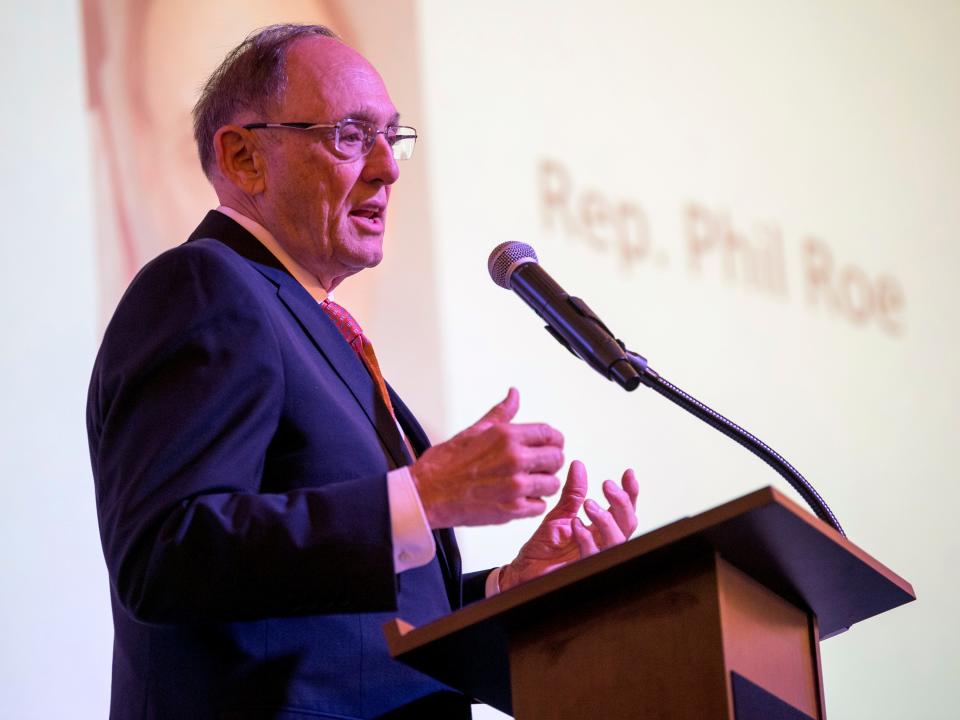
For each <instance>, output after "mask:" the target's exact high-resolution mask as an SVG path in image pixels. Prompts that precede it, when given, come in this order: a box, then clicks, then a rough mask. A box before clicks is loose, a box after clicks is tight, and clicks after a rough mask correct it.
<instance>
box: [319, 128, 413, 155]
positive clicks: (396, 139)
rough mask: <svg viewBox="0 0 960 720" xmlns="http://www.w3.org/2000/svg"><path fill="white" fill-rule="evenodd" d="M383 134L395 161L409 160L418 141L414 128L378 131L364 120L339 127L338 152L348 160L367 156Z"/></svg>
mask: <svg viewBox="0 0 960 720" xmlns="http://www.w3.org/2000/svg"><path fill="white" fill-rule="evenodd" d="M381 133H382V134H383V136H384V137H385V138H386V139H387V143H388V144H389V145H390V147H391V148H392V150H393V157H394V159H395V160H408V159H409V158H410V156H411V155H413V148H414V146H415V145H416V141H417V134H416V131H415V130H414V129H413V128H409V127H402V126H401V127H397V126H394V127H388V128H386V129H385V130H377V128H376V126H375V125H373V124H372V123H368V122H364V121H362V120H355V121H354V120H352V121H350V122H346V123H343V124H341V125H339V126H338V129H337V142H336V146H337V150H338V151H340V152H341V153H343V154H344V156H346V157H348V158H355V157H359V156H360V155H365V154H366V153H368V152H370V150H371V148H373V145H374V143H375V142H376V141H377V135H380V134H381Z"/></svg>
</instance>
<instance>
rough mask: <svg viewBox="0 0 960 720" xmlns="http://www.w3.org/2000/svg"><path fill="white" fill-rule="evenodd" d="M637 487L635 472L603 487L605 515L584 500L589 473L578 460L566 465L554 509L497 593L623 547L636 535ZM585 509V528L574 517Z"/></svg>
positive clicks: (509, 567) (505, 572) (506, 570)
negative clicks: (598, 553) (588, 524)
mask: <svg viewBox="0 0 960 720" xmlns="http://www.w3.org/2000/svg"><path fill="white" fill-rule="evenodd" d="M639 492H640V487H639V485H638V484H637V478H636V476H635V475H634V472H633V470H627V471H626V472H624V473H623V479H622V480H621V485H617V484H616V483H615V482H613V481H612V480H607V481H605V482H604V483H603V494H604V496H606V498H607V501H608V502H609V503H610V505H609V507H607V509H606V510H604V509H603V508H601V507H600V506H599V505H598V504H597V503H595V502H594V501H593V500H586V502H584V500H585V498H586V496H587V470H586V468H585V467H584V466H583V463H581V462H580V461H579V460H574V461H573V462H572V463H570V470H569V471H568V472H567V481H566V483H565V484H564V486H563V492H562V493H561V494H560V499H559V500H558V501H557V504H556V505H555V506H554V508H553V509H552V510H551V511H550V512H549V513H547V516H546V517H545V518H544V519H543V522H542V523H540V527H538V528H537V530H536V531H535V532H534V533H533V536H532V537H531V538H530V539H529V540H528V541H527V542H526V544H525V545H524V546H523V547H522V548H521V549H520V553H519V554H518V555H517V557H516V559H515V560H514V561H513V562H511V563H510V564H509V565H506V566H505V567H504V568H503V569H502V570H501V572H500V589H501V590H507V589H508V588H511V587H513V586H514V585H518V584H520V583H522V582H525V581H527V580H532V579H533V578H535V577H540V576H541V575H546V574H547V573H548V572H550V571H552V570H556V569H557V568H559V567H562V566H564V565H566V564H567V563H570V562H573V561H574V560H578V559H580V558H583V557H587V556H588V555H593V554H594V553H596V552H598V551H599V550H602V549H604V548H608V547H611V546H612V545H617V544H619V543H622V542H624V541H625V540H626V539H627V538H629V537H630V536H631V535H632V534H633V531H634V530H636V529H637V514H636V507H637V495H638V494H639ZM581 505H583V506H584V509H585V510H586V513H587V517H588V518H590V520H591V524H590V526H589V527H587V526H585V525H584V524H583V523H582V522H581V521H580V518H578V517H577V512H579V510H580V506H581Z"/></svg>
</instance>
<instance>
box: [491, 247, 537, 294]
mask: <svg viewBox="0 0 960 720" xmlns="http://www.w3.org/2000/svg"><path fill="white" fill-rule="evenodd" d="M528 262H532V263H538V262H539V260H538V259H537V253H536V252H535V251H534V249H533V248H532V247H530V246H529V245H527V244H526V243H522V242H516V241H513V242H505V243H500V244H499V245H497V246H496V247H495V248H494V249H493V251H492V252H491V253H490V257H489V258H487V271H488V272H489V273H490V278H491V279H492V280H493V281H494V282H495V283H496V284H497V285H499V286H500V287H502V288H505V289H507V290H509V289H510V275H512V274H513V271H514V270H516V269H517V267H518V266H520V265H523V264H524V263H528Z"/></svg>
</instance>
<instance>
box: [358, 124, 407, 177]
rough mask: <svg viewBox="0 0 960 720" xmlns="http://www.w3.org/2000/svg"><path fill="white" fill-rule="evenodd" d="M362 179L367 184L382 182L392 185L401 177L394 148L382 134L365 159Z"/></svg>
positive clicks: (378, 136)
mask: <svg viewBox="0 0 960 720" xmlns="http://www.w3.org/2000/svg"><path fill="white" fill-rule="evenodd" d="M362 177H363V179H364V180H365V181H366V182H371V183H373V182H380V183H383V184H384V185H392V184H393V183H395V182H396V181H397V178H399V177H400V168H399V167H398V165H397V161H396V159H395V158H394V157H393V148H392V147H391V146H390V143H388V142H387V139H386V137H384V136H383V134H382V133H381V134H380V135H377V139H376V140H374V142H373V147H372V148H370V152H368V153H367V156H366V157H365V158H364V167H363V173H362Z"/></svg>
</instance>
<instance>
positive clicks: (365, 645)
mask: <svg viewBox="0 0 960 720" xmlns="http://www.w3.org/2000/svg"><path fill="white" fill-rule="evenodd" d="M413 312H415V310H413ZM392 399H393V403H394V407H395V408H396V412H397V416H398V419H399V421H400V423H401V425H402V426H403V428H404V430H405V432H406V433H407V435H408V437H409V439H410V440H411V442H412V444H413V446H414V448H415V450H416V451H417V452H422V451H423V450H424V449H425V448H426V447H427V446H428V443H427V439H426V437H425V435H424V433H423V430H422V429H421V428H420V426H419V425H418V424H417V422H416V420H415V419H414V417H413V415H412V414H411V413H410V411H409V410H408V409H407V408H406V406H405V405H404V404H403V403H402V402H401V401H400V399H399V398H398V397H396V396H395V395H393V396H392ZM87 424H88V433H89V439H90V454H91V460H92V464H93V475H94V480H95V485H96V496H97V511H98V517H99V522H100V533H101V538H102V542H103V549H104V555H105V558H106V562H107V567H108V570H109V577H110V591H111V597H112V603H113V616H114V627H115V640H114V659H113V687H112V699H111V717H112V718H114V720H121V719H125V718H149V719H151V720H153V719H154V718H156V719H161V718H176V719H178V720H180V719H188V718H218V717H222V718H315V717H320V718H370V717H464V716H465V717H469V705H468V703H467V700H466V699H465V698H463V697H462V696H459V695H457V694H455V693H452V692H450V691H449V690H447V689H446V688H444V687H443V686H442V685H440V684H438V683H436V682H434V681H432V680H431V679H429V678H427V677H426V676H423V675H420V674H419V673H417V672H415V671H413V670H410V669H408V668H406V667H405V666H403V665H401V664H399V663H396V662H394V661H393V660H391V659H390V657H389V656H388V653H387V649H386V645H385V641H384V638H383V634H382V631H381V626H382V624H383V623H384V622H386V621H387V620H388V619H390V618H392V617H394V616H397V615H399V616H400V617H402V618H404V619H405V620H407V621H409V622H412V623H413V624H414V625H419V624H422V623H425V622H428V621H430V620H432V619H434V618H437V617H438V616H441V615H443V614H445V613H448V612H450V610H451V609H452V608H454V609H455V608H457V607H458V606H460V604H461V603H462V602H463V600H464V599H466V600H467V601H469V600H472V599H476V598H478V597H482V593H483V590H482V583H483V575H482V574H477V575H476V576H474V577H468V578H466V579H463V578H461V573H460V557H459V553H458V552H457V548H456V543H455V541H454V537H453V533H452V531H449V530H445V531H440V532H438V533H435V535H436V537H437V541H438V542H437V557H436V558H435V559H434V560H433V561H432V562H431V563H430V564H428V565H426V566H424V567H421V568H416V569H414V570H410V571H407V572H404V573H401V574H400V575H395V574H394V572H393V559H392V545H391V528H390V514H389V507H388V502H387V490H386V473H387V472H388V471H389V470H390V469H392V468H395V467H398V466H402V465H406V464H408V463H410V461H411V459H410V458H409V456H408V454H407V451H406V448H405V447H404V444H403V442H402V439H401V437H400V434H399V432H398V431H397V428H396V425H395V423H394V422H393V419H392V418H391V417H390V415H389V412H388V411H387V409H386V407H385V405H384V403H383V402H382V400H380V399H379V396H378V394H377V391H376V388H375V386H374V383H373V381H372V380H371V378H370V376H369V374H368V373H367V371H366V369H365V368H364V366H363V364H362V363H361V362H360V360H359V359H358V358H357V356H356V355H355V354H354V352H353V350H352V349H351V348H350V347H349V346H348V345H347V343H346V342H345V341H344V340H343V338H342V336H341V335H340V333H339V331H338V330H337V329H336V327H335V326H334V325H333V323H332V322H330V321H329V320H328V319H327V317H326V315H325V314H324V313H323V311H322V310H321V309H320V308H319V306H318V305H317V303H316V301H315V300H314V299H313V298H312V297H311V296H310V295H309V294H308V293H307V292H306V291H305V290H304V289H303V287H302V286H300V285H299V283H297V282H296V280H294V279H293V277H291V276H290V275H289V274H288V273H287V272H286V271H285V270H284V268H283V266H282V265H281V264H280V263H279V261H277V259H276V258H274V256H273V255H272V254H270V253H269V252H268V251H267V250H266V248H264V247H263V246H262V245H261V244H260V243H259V242H258V241H257V240H256V239H255V238H254V237H253V236H252V235H250V234H249V233H248V232H247V231H246V230H244V229H243V228H242V227H241V226H239V225H238V224H237V223H235V222H234V221H233V220H231V219H229V218H227V217H226V216H224V215H222V214H220V213H217V212H211V213H210V214H209V215H208V216H207V217H206V218H205V219H204V221H203V223H202V224H201V225H200V227H199V228H197V230H196V231H195V232H194V234H193V235H192V236H191V238H190V239H189V240H188V241H187V242H186V243H185V244H184V245H181V246H180V247H178V248H175V249H173V250H170V251H169V252H166V253H164V254H163V255H161V256H160V257H158V258H157V259H156V260H154V261H152V262H151V263H149V264H148V265H147V266H146V267H145V268H144V269H143V270H142V271H141V272H140V273H139V274H138V275H137V277H136V278H135V279H134V281H133V283H132V284H131V285H130V287H129V289H128V290H127V292H126V293H125V295H124V296H123V299H122V300H121V302H120V304H119V306H118V308H117V310H116V313H115V315H114V317H113V319H112V320H111V322H110V324H109V326H108V327H107V330H106V333H105V336H104V340H103V344H102V346H101V349H100V353H99V355H98V357H97V361H96V365H95V367H94V370H93V378H92V380H91V385H90V393H89V398H88V407H87Z"/></svg>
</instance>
